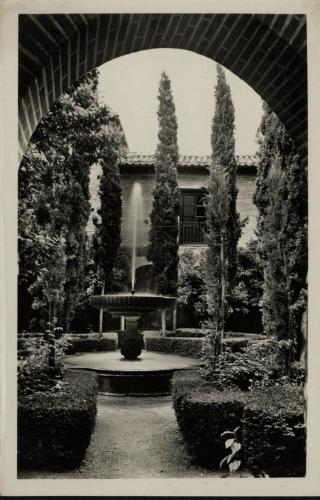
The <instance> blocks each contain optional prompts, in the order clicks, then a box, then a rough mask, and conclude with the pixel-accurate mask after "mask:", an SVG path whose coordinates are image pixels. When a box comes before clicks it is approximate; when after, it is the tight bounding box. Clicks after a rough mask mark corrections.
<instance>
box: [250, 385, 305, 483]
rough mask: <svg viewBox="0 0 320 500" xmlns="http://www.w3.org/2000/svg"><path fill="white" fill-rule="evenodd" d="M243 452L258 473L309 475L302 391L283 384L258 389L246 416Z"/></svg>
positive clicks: (293, 475)
mask: <svg viewBox="0 0 320 500" xmlns="http://www.w3.org/2000/svg"><path fill="white" fill-rule="evenodd" d="M242 425H243V453H244V459H245V461H246V464H247V466H248V467H250V469H251V470H252V471H254V472H256V473H259V472H261V471H264V472H265V473H267V474H269V475H270V476H272V477H284V476H286V477H288V476H291V477H300V476H304V475H305V467H306V463H305V462H306V452H305V446H306V434H305V426H304V399H303V393H302V389H301V388H299V387H296V386H290V385H283V386H276V387H267V388H259V389H255V390H254V391H253V393H252V397H251V400H250V401H249V402H248V404H247V405H246V407H245V409H244V413H243V424H242Z"/></svg>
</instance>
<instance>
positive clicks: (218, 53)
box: [19, 13, 308, 160]
mask: <svg viewBox="0 0 320 500" xmlns="http://www.w3.org/2000/svg"><path fill="white" fill-rule="evenodd" d="M152 48H179V49H185V50H190V51H193V52H196V53H198V54H201V55H204V56H207V57H210V58H212V59H214V60H215V61H217V62H219V63H220V64H222V65H223V66H225V67H226V68H228V69H229V70H230V71H232V72H233V73H235V74H236V75H237V76H239V77H240V78H242V79H243V80H244V81H245V82H246V83H248V85H250V86H251V87H252V88H253V89H254V90H255V91H256V92H257V93H258V94H259V95H260V96H261V97H262V98H263V99H264V100H265V101H266V102H267V103H268V104H269V105H270V106H271V107H272V109H273V110H274V111H275V112H276V113H277V114H278V116H279V117H280V119H281V120H282V122H283V123H284V125H285V126H286V128H287V130H288V132H289V133H290V135H291V136H292V138H293V139H294V140H295V141H296V143H297V146H298V149H299V150H300V153H301V156H302V157H303V158H304V159H305V160H306V158H307V137H308V124H307V34H306V18H305V16H304V15H271V14H254V15H252V14H225V15H224V14H158V13H157V14H55V15H49V14H43V15H20V16H19V96H20V97H19V142H20V156H21V155H22V154H23V152H24V150H25V148H26V146H27V143H28V140H29V139H30V137H31V135H32V133H33V131H34V129H35V128H36V126H37V124H38V122H39V121H40V119H41V117H42V116H43V114H44V113H45V112H47V111H48V110H49V108H50V106H51V104H52V103H53V102H54V100H55V99H56V98H57V97H58V96H59V94H60V93H61V92H63V91H64V90H65V89H66V88H68V87H69V86H71V85H72V84H73V82H74V81H75V80H77V79H78V78H79V77H80V76H82V75H83V74H84V73H86V72H87V71H89V70H90V69H92V68H94V67H97V66H100V65H101V64H103V63H105V62H107V61H110V60H112V59H114V58H116V57H120V56H122V55H125V54H130V53H133V52H137V51H140V50H146V49H152Z"/></svg>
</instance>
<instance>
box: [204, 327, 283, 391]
mask: <svg viewBox="0 0 320 500" xmlns="http://www.w3.org/2000/svg"><path fill="white" fill-rule="evenodd" d="M229 341H230V342H231V344H229V345H228V343H229ZM234 342H235V344H233V343H234ZM242 342H244V343H246V344H247V347H246V348H245V349H243V348H241V347H242ZM223 344H224V346H225V349H224V350H223V352H222V353H221V354H220V355H218V356H217V355H216V353H215V352H213V350H212V348H211V347H210V336H208V337H207V338H206V343H205V344H204V350H203V352H204V367H203V369H202V375H203V376H204V377H205V378H206V379H208V380H211V381H212V382H213V383H214V384H215V386H216V387H219V388H225V387H229V386H230V387H232V386H236V387H239V388H240V389H242V390H247V389H249V388H252V387H254V386H259V385H263V386H268V385H272V384H274V382H275V380H276V379H278V380H279V382H281V383H283V382H285V381H286V380H287V379H286V378H285V377H282V375H283V373H284V367H283V366H282V364H281V356H279V352H280V351H281V349H282V348H285V346H284V347H283V345H282V344H283V341H280V342H277V341H276V340H274V339H272V338H269V339H268V340H261V341H252V342H249V341H248V339H244V340H242V339H230V340H229V339H225V341H224V343H223ZM240 348H241V349H240Z"/></svg>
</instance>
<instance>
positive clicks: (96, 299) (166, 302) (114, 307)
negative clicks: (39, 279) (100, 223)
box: [90, 182, 175, 360]
mask: <svg viewBox="0 0 320 500" xmlns="http://www.w3.org/2000/svg"><path fill="white" fill-rule="evenodd" d="M130 213H131V214H132V216H133V224H132V238H131V241H132V253H131V287H132V290H131V292H130V293H120V294H110V295H94V296H92V297H90V303H91V305H93V306H94V307H97V308H99V309H103V310H106V311H109V313H110V314H112V315H113V316H124V318H125V320H126V321H125V331H126V337H125V339H124V342H123V346H122V349H121V354H122V355H123V356H124V357H125V358H126V359H130V360H133V359H136V358H137V357H138V356H139V355H140V354H141V350H142V338H141V336H140V334H139V332H138V321H139V319H140V317H141V316H143V315H146V314H149V313H150V312H151V311H155V310H159V309H162V310H165V309H168V308H172V307H173V306H174V303H175V297H167V296H163V295H154V294H149V293H135V271H136V256H137V240H138V224H139V221H141V220H142V216H143V214H142V192H141V185H140V184H139V183H138V182H135V183H134V186H133V192H132V197H131V203H130Z"/></svg>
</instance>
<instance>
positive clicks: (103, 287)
mask: <svg viewBox="0 0 320 500" xmlns="http://www.w3.org/2000/svg"><path fill="white" fill-rule="evenodd" d="M104 289H105V282H103V285H102V288H101V295H104ZM102 330H103V309H100V310H99V333H102Z"/></svg>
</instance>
